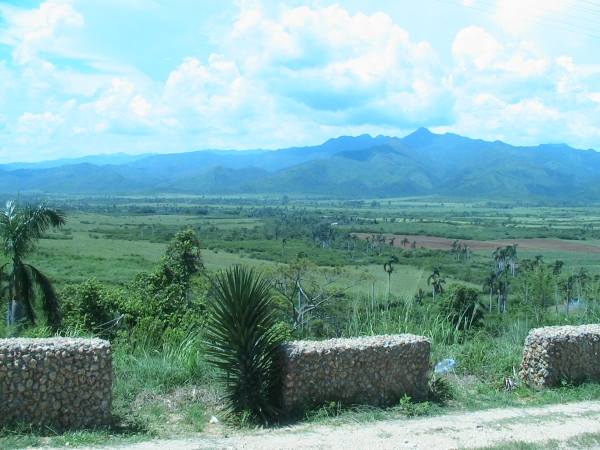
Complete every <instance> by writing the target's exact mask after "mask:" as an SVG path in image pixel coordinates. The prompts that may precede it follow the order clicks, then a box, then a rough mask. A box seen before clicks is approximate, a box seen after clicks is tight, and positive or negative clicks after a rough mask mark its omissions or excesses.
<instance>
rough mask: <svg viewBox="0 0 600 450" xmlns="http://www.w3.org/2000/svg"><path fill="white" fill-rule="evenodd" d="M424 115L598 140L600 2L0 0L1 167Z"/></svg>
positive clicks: (258, 141) (436, 124)
mask: <svg viewBox="0 0 600 450" xmlns="http://www.w3.org/2000/svg"><path fill="white" fill-rule="evenodd" d="M419 127H426V128H429V129H430V130H431V131H433V132H436V133H445V132H452V133H457V134H461V135H463V136H468V137H471V138H478V139H485V140H490V141H494V140H501V141H504V142H507V143H509V144H512V145H538V144H543V143H566V144H568V145H570V146H572V147H575V148H582V149H588V148H593V149H596V150H599V151H600V0H418V1H415V0H374V1H370V2H366V1H364V0H340V1H338V2H331V1H327V0H292V1H285V2H281V1H274V0H262V1H261V0H237V1H227V0H101V1H100V0H51V1H45V2H40V1H33V0H11V1H6V0H4V1H2V0H0V163H9V162H17V161H18V162H35V161H43V160H51V159H57V158H74V157H80V156H84V155H93V154H107V153H117V152H125V153H129V154H142V153H172V152H185V151H195V150H201V149H237V150H243V149H257V148H263V149H276V148H285V147H292V146H306V145H317V144H320V143H323V142H324V141H326V140H327V139H330V138H334V137H338V136H341V135H351V136H356V135H360V134H364V133H368V134H371V135H372V136H376V135H380V134H382V135H388V136H398V137H403V136H405V135H407V134H409V133H411V132H413V131H414V130H416V129H417V128H419Z"/></svg>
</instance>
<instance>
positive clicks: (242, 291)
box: [206, 266, 281, 422]
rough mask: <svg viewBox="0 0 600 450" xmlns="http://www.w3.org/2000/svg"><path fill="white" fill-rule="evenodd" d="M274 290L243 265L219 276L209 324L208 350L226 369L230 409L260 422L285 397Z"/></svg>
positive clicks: (273, 414) (271, 414)
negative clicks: (281, 396)
mask: <svg viewBox="0 0 600 450" xmlns="http://www.w3.org/2000/svg"><path fill="white" fill-rule="evenodd" d="M271 289H272V288H271V284H270V282H269V281H268V280H267V279H266V278H263V277H262V276H261V275H260V274H259V273H257V272H255V271H254V270H253V269H248V268H246V267H243V266H234V267H233V268H231V269H228V270H227V271H225V272H222V273H220V274H218V275H217V276H216V277H215V278H214V281H213V290H212V295H211V298H210V301H209V306H210V315H209V319H208V321H207V323H206V339H207V345H208V348H207V354H208V355H209V356H210V360H209V361H210V362H211V363H212V364H214V365H215V366H216V367H218V368H219V369H220V370H221V372H222V375H221V380H222V381H223V382H224V383H225V390H226V397H225V398H226V401H227V403H228V407H229V411H230V412H232V413H234V414H242V415H243V414H250V415H251V416H252V418H254V419H256V420H258V421H260V422H269V421H271V420H273V419H274V418H276V417H277V415H278V414H279V408H278V403H279V396H280V395H281V374H280V364H279V360H278V359H279V358H280V351H281V347H280V343H281V337H280V336H279V335H278V334H277V333H276V331H275V330H276V328H275V327H276V325H277V323H278V315H277V313H276V311H277V310H276V309H275V307H274V306H275V305H274V302H273V294H272V290H271Z"/></svg>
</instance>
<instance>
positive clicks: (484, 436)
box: [121, 401, 600, 450]
mask: <svg viewBox="0 0 600 450" xmlns="http://www.w3.org/2000/svg"><path fill="white" fill-rule="evenodd" d="M585 433H599V434H600V401H590V402H580V403H569V404H562V405H550V406H544V407H535V408H506V409H492V410H487V411H479V412H469V413H462V414H461V413H452V414H448V415H443V416H436V417H425V418H415V419H402V420H387V421H373V422H367V423H350V424H348V423H346V424H341V425H338V426H332V425H320V424H299V425H293V426H290V427H285V428H278V429H270V430H260V431H254V432H252V431H251V432H247V431H246V432H240V431H234V432H232V431H231V430H229V429H226V428H224V427H223V426H222V425H221V424H216V425H209V429H208V430H207V433H203V434H199V435H198V436H197V437H193V438H190V439H183V440H170V441H167V440H157V441H151V442H142V443H138V444H135V445H131V446H128V447H125V448H126V449H127V450H158V449H161V450H165V449H173V450H175V449H181V450H205V449H227V450H242V449H243V450H258V449H261V450H262V449H267V450H274V449H289V450H292V449H293V450H302V449H344V450H346V449H369V450H382V449H386V450H387V449H427V450H437V449H440V450H441V449H444V450H448V449H462V448H481V447H486V446H492V445H497V444H500V443H506V442H510V441H525V442H538V443H545V442H548V441H550V440H557V441H561V442H563V445H561V447H560V448H571V445H572V444H565V442H566V441H567V440H569V439H571V438H573V437H575V436H580V435H582V434H585ZM208 435H212V437H209V436H208ZM225 436H227V437H225ZM576 448H598V449H600V445H597V444H589V443H588V444H586V445H585V446H584V447H576ZM121 450H123V447H121Z"/></svg>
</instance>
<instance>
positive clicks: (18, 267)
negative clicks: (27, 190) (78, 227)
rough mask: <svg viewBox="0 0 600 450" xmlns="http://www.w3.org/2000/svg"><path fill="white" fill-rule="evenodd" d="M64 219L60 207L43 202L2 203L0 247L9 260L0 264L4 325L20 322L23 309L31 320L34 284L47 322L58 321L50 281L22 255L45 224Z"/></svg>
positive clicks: (56, 222) (34, 241) (46, 225)
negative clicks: (5, 300) (5, 313)
mask: <svg viewBox="0 0 600 450" xmlns="http://www.w3.org/2000/svg"><path fill="white" fill-rule="evenodd" d="M64 223H65V217H64V213H63V212H62V211H60V210H57V209H53V208H51V207H49V206H48V205H45V204H43V203H37V204H25V205H20V204H18V203H15V202H12V201H9V202H7V203H6V209H5V211H4V213H3V214H2V215H1V216H0V237H1V239H2V250H3V251H4V255H5V256H6V257H7V258H9V262H7V263H6V264H4V265H3V266H1V267H0V280H1V281H3V282H4V281H5V282H6V287H3V288H2V291H1V292H2V294H4V295H6V296H8V326H15V325H17V324H20V322H21V320H22V319H23V311H24V312H25V317H26V318H27V320H28V321H29V322H31V323H32V324H35V317H36V314H35V310H34V307H35V300H36V297H37V295H36V294H37V292H36V287H37V288H38V291H39V293H40V296H41V300H42V310H43V311H44V314H45V316H46V319H47V320H48V324H49V325H51V326H53V327H56V326H58V325H59V323H60V307H59V304H58V298H57V296H56V293H55V291H54V287H53V286H52V283H51V282H50V280H49V279H48V278H47V277H46V276H45V275H44V274H43V273H42V272H40V271H39V270H38V269H36V268H35V267H34V266H33V265H31V264H27V263H25V261H24V259H25V258H27V257H28V256H29V255H30V254H31V253H32V252H33V249H34V244H35V243H36V242H37V241H38V240H39V239H40V238H41V237H42V235H43V233H44V232H45V231H46V230H47V229H48V228H50V227H51V226H52V227H59V226H61V225H64Z"/></svg>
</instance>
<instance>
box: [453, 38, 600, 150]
mask: <svg viewBox="0 0 600 450" xmlns="http://www.w3.org/2000/svg"><path fill="white" fill-rule="evenodd" d="M453 54H454V56H455V58H456V67H455V68H454V70H453V73H452V76H451V77H450V80H451V86H452V88H453V90H454V94H455V96H456V98H457V102H456V111H455V112H456V117H457V122H456V124H455V125H454V127H453V130H455V131H456V132H459V133H461V134H465V135H468V136H473V135H475V136H477V137H481V138H484V139H491V140H495V139H499V138H500V139H506V140H507V141H508V142H510V143H512V144H521V145H525V144H527V145H528V144H536V143H540V142H549V141H550V142H570V143H571V144H572V145H581V146H585V147H589V146H590V145H589V144H588V145H585V142H589V141H590V139H592V140H593V139H594V136H595V135H596V134H597V133H598V130H599V128H598V125H597V124H596V123H594V121H593V117H594V116H597V115H598V114H600V108H598V105H597V103H594V99H595V98H597V97H596V96H594V95H593V93H594V92H597V91H598V90H600V68H595V67H586V66H581V65H577V64H576V63H575V62H574V61H573V59H572V58H570V57H568V56H561V57H559V58H556V59H555V60H552V59H551V58H550V57H548V56H547V55H543V54H541V53H540V52H539V51H538V50H537V48H536V46H535V45H533V44H532V43H531V42H519V41H514V42H511V41H508V42H503V43H499V42H498V41H497V40H496V39H495V38H494V37H492V36H491V35H490V34H489V33H487V32H486V31H485V30H483V29H481V28H477V27H469V28H467V29H465V30H461V31H460V32H459V33H458V35H457V37H456V40H455V42H454V45H453ZM599 97H600V96H599Z"/></svg>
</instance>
